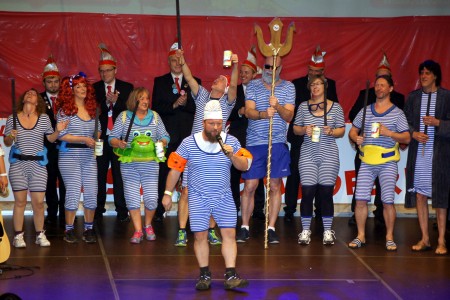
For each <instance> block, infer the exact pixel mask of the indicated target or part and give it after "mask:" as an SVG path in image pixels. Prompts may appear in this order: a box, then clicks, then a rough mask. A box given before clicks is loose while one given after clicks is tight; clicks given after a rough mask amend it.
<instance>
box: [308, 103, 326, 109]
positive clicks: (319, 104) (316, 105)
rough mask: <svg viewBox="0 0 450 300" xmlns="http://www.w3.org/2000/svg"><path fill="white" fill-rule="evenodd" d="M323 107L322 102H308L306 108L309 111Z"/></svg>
mask: <svg viewBox="0 0 450 300" xmlns="http://www.w3.org/2000/svg"><path fill="white" fill-rule="evenodd" d="M324 107H325V105H324V103H323V102H320V103H317V104H308V108H309V110H310V111H316V110H318V109H319V108H320V109H323V108H324Z"/></svg>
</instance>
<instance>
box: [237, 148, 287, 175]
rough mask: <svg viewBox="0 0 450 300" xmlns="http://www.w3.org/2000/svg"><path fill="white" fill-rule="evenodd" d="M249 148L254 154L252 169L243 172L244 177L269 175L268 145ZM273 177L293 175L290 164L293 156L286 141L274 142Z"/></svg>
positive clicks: (271, 173)
mask: <svg viewBox="0 0 450 300" xmlns="http://www.w3.org/2000/svg"><path fill="white" fill-rule="evenodd" d="M247 150H248V151H250V153H251V154H252V155H253V161H252V166H251V167H250V170H248V171H246V172H243V173H242V178H243V179H259V178H264V177H265V176H266V175H267V155H268V153H267V152H268V147H267V145H258V146H247ZM271 161H272V164H271V170H270V177H271V178H283V177H286V176H289V175H291V170H290V168H289V164H290V162H291V157H290V155H289V149H288V146H287V145H286V144H284V143H276V144H272V159H271Z"/></svg>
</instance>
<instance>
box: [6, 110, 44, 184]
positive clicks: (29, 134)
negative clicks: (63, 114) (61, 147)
mask: <svg viewBox="0 0 450 300" xmlns="http://www.w3.org/2000/svg"><path fill="white" fill-rule="evenodd" d="M12 129H13V118H12V115H11V116H9V117H8V120H7V121H6V128H5V133H4V135H5V136H7V135H9V134H10V133H11V130H12ZM52 133H53V128H52V124H51V123H50V118H49V117H48V116H47V115H46V114H41V115H40V116H39V117H38V119H37V121H36V125H35V126H34V127H33V128H30V129H26V128H24V127H23V126H22V124H21V123H20V121H19V119H18V118H17V136H16V141H15V142H14V146H13V147H15V148H16V149H17V150H19V151H20V154H22V155H32V156H40V155H42V153H39V152H41V151H43V150H44V136H46V135H49V134H52ZM9 180H10V181H11V187H12V190H13V191H14V192H18V191H23V190H29V191H30V192H45V191H46V189H47V168H46V167H45V165H41V163H39V161H32V160H17V161H16V162H15V163H11V165H10V168H9Z"/></svg>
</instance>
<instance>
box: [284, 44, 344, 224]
mask: <svg viewBox="0 0 450 300" xmlns="http://www.w3.org/2000/svg"><path fill="white" fill-rule="evenodd" d="M325 54H326V52H322V50H321V49H320V45H317V47H316V50H315V52H314V53H313V55H312V57H311V61H310V62H309V64H308V74H307V75H306V76H304V77H300V78H297V79H294V80H293V81H292V83H293V84H294V86H295V110H294V116H296V115H297V110H298V107H299V105H300V103H301V102H304V101H308V100H309V99H310V98H311V92H310V91H309V90H308V81H309V80H310V79H311V78H312V76H322V75H323V76H325V60H324V56H325ZM326 80H327V86H328V87H327V99H329V100H331V101H334V102H339V101H338V96H337V93H336V82H335V81H334V80H333V79H330V78H326ZM293 125H294V124H293V122H291V123H290V124H289V128H288V133H287V140H288V142H289V143H290V144H291V150H290V155H291V166H290V167H291V175H289V176H288V178H287V180H286V190H285V195H284V201H285V203H286V206H285V207H284V212H285V214H284V220H285V221H286V222H291V221H292V218H293V216H294V213H295V211H296V210H297V200H298V188H299V183H300V175H299V170H298V161H299V159H300V147H301V145H302V143H303V136H299V135H295V134H294V131H293ZM319 205H320V204H319V203H317V204H315V206H316V210H315V215H316V218H319V217H320V207H318V206H319Z"/></svg>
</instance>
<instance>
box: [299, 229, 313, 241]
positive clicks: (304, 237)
mask: <svg viewBox="0 0 450 300" xmlns="http://www.w3.org/2000/svg"><path fill="white" fill-rule="evenodd" d="M310 242H311V230H303V231H302V232H300V234H299V235H298V243H299V244H301V245H309V243H310Z"/></svg>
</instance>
